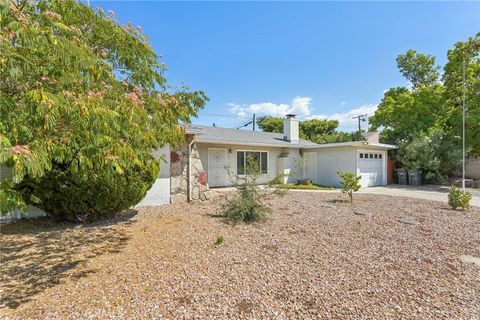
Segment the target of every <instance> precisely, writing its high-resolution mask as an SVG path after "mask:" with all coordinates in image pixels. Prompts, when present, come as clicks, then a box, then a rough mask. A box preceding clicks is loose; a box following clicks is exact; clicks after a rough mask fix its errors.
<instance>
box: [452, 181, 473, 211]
mask: <svg viewBox="0 0 480 320" xmlns="http://www.w3.org/2000/svg"><path fill="white" fill-rule="evenodd" d="M470 200H472V194H471V193H470V192H467V191H463V190H461V189H459V188H457V187H455V186H451V187H450V192H449V193H448V204H449V205H450V207H451V208H452V209H457V208H461V209H464V210H465V209H468V208H470Z"/></svg>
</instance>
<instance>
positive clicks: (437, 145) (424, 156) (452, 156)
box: [396, 129, 461, 183]
mask: <svg viewBox="0 0 480 320" xmlns="http://www.w3.org/2000/svg"><path fill="white" fill-rule="evenodd" d="M457 142H458V141H456V138H455V137H452V136H451V135H449V134H447V133H445V132H443V131H442V130H440V129H431V130H430V131H429V133H428V134H424V133H420V134H415V135H414V136H413V137H412V138H411V139H403V140H401V141H399V142H398V145H399V147H398V152H397V156H396V158H397V160H398V161H399V162H400V163H401V164H402V165H403V167H405V168H407V169H421V170H423V171H424V172H425V180H426V181H427V182H429V183H438V182H444V181H445V180H446V178H447V177H449V176H451V175H453V174H454V173H455V170H456V169H458V164H459V161H460V159H461V149H459V147H458V144H457Z"/></svg>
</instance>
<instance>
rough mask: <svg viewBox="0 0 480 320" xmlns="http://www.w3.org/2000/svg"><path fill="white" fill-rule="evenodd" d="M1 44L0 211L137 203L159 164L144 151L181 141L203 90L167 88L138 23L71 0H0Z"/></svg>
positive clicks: (94, 209)
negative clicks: (0, 174)
mask: <svg viewBox="0 0 480 320" xmlns="http://www.w3.org/2000/svg"><path fill="white" fill-rule="evenodd" d="M0 51H1V52H2V55H1V57H0V114H1V115H2V116H1V118H0V164H6V165H8V166H10V167H12V169H13V177H12V178H9V179H4V180H3V181H2V182H1V186H0V211H1V212H8V211H9V210H11V209H12V208H14V207H23V208H25V204H26V203H32V202H35V203H38V202H40V203H38V205H39V206H40V207H42V208H44V209H45V210H47V211H49V210H53V209H54V208H59V209H58V210H60V211H62V210H63V211H68V210H71V211H72V212H73V215H74V216H75V215H76V214H77V213H78V214H81V213H87V212H88V213H92V214H103V213H106V212H115V211H118V210H121V209H124V208H126V207H128V206H130V205H132V204H134V203H135V202H136V201H138V200H139V199H141V197H143V195H144V194H145V192H146V191H147V190H148V189H149V188H150V186H151V184H152V183H153V181H154V179H155V177H156V175H157V173H158V160H155V159H154V158H153V157H152V155H151V151H152V150H153V149H157V148H160V147H161V146H163V145H164V144H166V143H171V144H178V143H180V142H181V141H182V139H183V129H182V127H181V126H179V125H178V123H179V121H180V122H182V121H184V122H186V121H189V118H190V116H194V115H196V113H197V111H198V110H199V108H201V107H202V106H203V105H204V103H205V100H206V97H205V95H204V94H203V92H201V91H194V92H190V91H188V90H187V89H186V88H179V90H177V91H168V90H167V84H166V80H165V78H164V77H163V71H164V70H165V66H164V65H163V64H162V63H161V62H160V61H159V59H158V57H157V55H156V54H155V52H154V51H153V49H152V47H151V45H150V44H149V42H148V40H147V38H146V36H145V35H143V33H142V31H141V27H134V26H133V25H132V24H131V23H129V24H127V25H120V24H119V22H118V21H117V20H116V18H115V14H114V12H112V11H109V12H108V13H105V12H104V11H103V10H102V9H100V8H98V9H97V11H94V10H92V9H91V8H90V7H87V6H85V5H83V4H82V3H80V2H78V1H74V0H38V1H27V0H25V1H3V0H2V1H0ZM119 188H126V189H125V190H119ZM58 194H60V195H61V197H57V196H56V195H58ZM50 200H54V201H50ZM60 214H61V212H60Z"/></svg>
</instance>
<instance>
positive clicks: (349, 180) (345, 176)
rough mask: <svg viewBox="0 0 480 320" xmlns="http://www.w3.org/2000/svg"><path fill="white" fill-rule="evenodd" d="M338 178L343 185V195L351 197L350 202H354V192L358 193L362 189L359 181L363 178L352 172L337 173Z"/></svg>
mask: <svg viewBox="0 0 480 320" xmlns="http://www.w3.org/2000/svg"><path fill="white" fill-rule="evenodd" d="M337 174H338V176H339V177H340V183H341V184H342V189H341V191H342V193H347V194H348V196H349V197H350V202H353V192H356V191H358V189H360V187H361V186H360V184H359V183H358V181H359V180H360V179H361V178H362V176H356V175H355V174H353V173H351V172H340V171H338V172H337Z"/></svg>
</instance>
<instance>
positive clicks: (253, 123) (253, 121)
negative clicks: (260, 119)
mask: <svg viewBox="0 0 480 320" xmlns="http://www.w3.org/2000/svg"><path fill="white" fill-rule="evenodd" d="M252 126H253V131H255V113H254V114H253V119H252Z"/></svg>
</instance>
